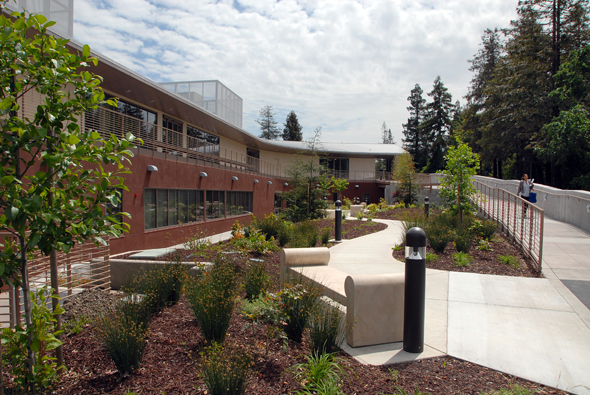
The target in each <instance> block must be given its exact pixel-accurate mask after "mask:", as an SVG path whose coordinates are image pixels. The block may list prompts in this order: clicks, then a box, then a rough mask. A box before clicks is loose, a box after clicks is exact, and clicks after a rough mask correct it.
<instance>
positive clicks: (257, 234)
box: [232, 226, 278, 254]
mask: <svg viewBox="0 0 590 395" xmlns="http://www.w3.org/2000/svg"><path fill="white" fill-rule="evenodd" d="M232 243H233V244H234V245H235V246H236V247H237V248H238V249H240V250H241V251H242V252H246V253H247V252H255V253H258V254H266V253H268V252H271V251H276V250H277V249H278V247H277V246H276V244H275V240H274V237H272V236H271V237H270V239H269V240H267V239H266V237H265V236H264V234H262V233H261V231H260V230H259V229H256V228H254V227H252V226H251V227H250V228H249V230H248V232H244V237H235V238H233V239H232Z"/></svg>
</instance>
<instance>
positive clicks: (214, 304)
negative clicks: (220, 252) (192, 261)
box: [187, 257, 238, 343]
mask: <svg viewBox="0 0 590 395" xmlns="http://www.w3.org/2000/svg"><path fill="white" fill-rule="evenodd" d="M187 284H188V287H187V288H188V289H187V297H188V301H189V304H190V306H191V309H192V311H193V314H194V316H195V319H196V321H197V324H198V325H199V328H200V329H201V332H202V333H203V337H204V338H205V341H206V342H207V343H211V342H214V341H215V342H220V343H222V342H223V340H224V339H225V335H226V333H227V329H228V328H229V322H230V319H231V315H232V312H233V310H234V306H235V303H236V297H237V289H238V281H237V274H236V273H235V271H234V268H233V267H232V266H231V265H230V264H229V263H228V262H227V261H225V260H223V259H222V258H219V257H218V258H217V260H216V261H215V264H214V265H213V267H212V268H211V270H209V271H205V272H203V273H202V274H201V275H200V276H198V277H196V278H195V279H193V280H192V281H189V282H188V283H187Z"/></svg>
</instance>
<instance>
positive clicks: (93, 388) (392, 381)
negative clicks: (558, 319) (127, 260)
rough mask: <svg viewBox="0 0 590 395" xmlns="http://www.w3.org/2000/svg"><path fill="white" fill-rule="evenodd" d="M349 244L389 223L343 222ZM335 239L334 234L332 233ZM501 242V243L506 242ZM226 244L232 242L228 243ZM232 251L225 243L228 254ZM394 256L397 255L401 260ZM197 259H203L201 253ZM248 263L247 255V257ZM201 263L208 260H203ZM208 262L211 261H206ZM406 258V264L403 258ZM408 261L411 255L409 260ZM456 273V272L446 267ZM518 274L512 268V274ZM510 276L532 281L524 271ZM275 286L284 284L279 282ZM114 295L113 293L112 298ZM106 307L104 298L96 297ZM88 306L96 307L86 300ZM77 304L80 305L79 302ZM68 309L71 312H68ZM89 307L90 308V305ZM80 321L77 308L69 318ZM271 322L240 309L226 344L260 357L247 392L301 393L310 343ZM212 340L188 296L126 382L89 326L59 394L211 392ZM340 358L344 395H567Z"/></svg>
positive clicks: (488, 373) (165, 319)
mask: <svg viewBox="0 0 590 395" xmlns="http://www.w3.org/2000/svg"><path fill="white" fill-rule="evenodd" d="M323 221H326V222H321V223H319V224H318V228H320V229H321V228H322V227H329V226H330V224H331V226H333V220H323ZM343 222H344V224H343V233H344V234H345V236H344V237H345V238H353V237H355V236H360V235H362V234H366V233H367V232H373V231H376V230H380V229H383V227H384V225H381V224H376V223H374V222H373V223H370V222H368V223H367V222H365V223H367V224H372V225H363V226H360V225H359V223H358V222H357V221H343ZM332 237H333V235H332ZM496 240H497V241H496V242H494V243H493V249H494V251H493V252H496V251H499V252H500V251H501V252H502V253H503V254H504V253H510V254H514V255H515V254H517V253H518V251H517V250H516V251H515V250H512V249H511V248H513V246H511V245H510V243H509V242H508V241H507V240H504V239H496ZM500 240H501V241H500ZM222 244H224V243H222ZM223 249H225V251H226V252H228V251H230V250H231V247H230V246H227V245H225V244H224V245H223V246H222V250H223ZM396 253H397V252H394V257H396V258H398V255H396ZM452 253H453V248H452V247H451V246H450V247H448V248H447V250H445V254H441V255H440V259H439V260H438V261H436V267H435V268H439V269H443V270H463V271H466V270H464V269H465V268H460V269H458V268H456V267H454V266H452V265H450V266H449V264H448V255H449V254H452ZM473 255H474V257H475V262H474V263H473V265H472V267H471V270H474V269H473V268H475V267H477V268H478V270H479V271H478V272H482V273H489V274H502V275H505V274H507V273H506V272H505V270H504V269H506V267H507V266H506V265H504V266H498V265H497V264H496V263H495V262H494V260H493V258H492V257H491V255H490V254H487V255H486V254H482V255H479V254H477V253H475V254H473ZM226 256H228V257H233V258H231V259H232V260H234V261H235V262H236V265H244V262H245V261H246V260H247V259H245V257H243V256H240V255H238V254H226ZM193 258H194V259H197V258H196V256H194V255H193ZM246 258H247V257H246ZM250 258H256V259H261V258H262V259H264V261H265V264H266V266H267V269H268V271H269V272H270V273H271V274H272V275H273V277H275V279H277V278H278V275H279V267H278V266H279V253H277V252H275V253H271V254H267V255H264V256H255V255H251V256H250ZM198 259H201V258H198ZM202 259H203V260H205V258H204V257H203V258H202ZM398 259H399V258H398ZM400 260H402V261H403V252H402V253H401V259H400ZM446 267H448V269H445V268H446ZM509 269H511V268H509ZM509 275H521V276H528V275H530V273H527V272H526V270H525V269H524V265H523V270H522V271H518V270H517V271H516V272H515V273H512V274H509ZM275 283H278V280H276V282H275ZM105 294H106V293H105ZM88 300H89V301H92V300H94V302H92V303H97V304H100V303H101V302H100V298H98V297H96V298H88ZM85 303H86V304H88V303H90V302H88V301H87V302H85ZM72 305H73V306H75V305H76V303H72ZM66 307H67V306H66ZM86 308H88V306H86ZM68 314H69V316H70V317H71V316H75V314H76V313H75V309H74V310H70V311H69V312H68ZM274 333H275V332H274V331H269V330H268V327H267V325H266V324H253V323H252V322H250V321H249V320H248V319H247V318H245V317H244V316H243V315H242V314H240V311H239V307H238V308H236V311H235V313H234V315H233V318H232V322H231V326H230V329H229V333H228V337H227V339H226V342H227V344H226V346H228V347H238V348H240V349H243V350H248V351H249V353H250V355H251V356H252V359H253V363H254V364H253V368H252V375H251V378H250V381H249V384H248V389H247V391H246V393H247V394H260V395H266V394H268V395H279V394H290V393H294V392H296V391H298V390H301V388H302V387H301V384H300V383H299V382H297V380H296V379H295V377H294V375H293V368H292V366H293V365H295V364H298V363H302V362H305V356H306V355H309V353H310V351H309V345H308V342H307V339H306V338H304V339H303V341H302V342H301V343H294V342H291V341H289V342H288V343H286V344H285V342H284V341H283V339H280V338H278V337H277V336H276V335H275V334H274ZM204 346H205V344H204V340H203V337H202V335H201V333H200V331H199V329H198V326H197V324H196V321H195V319H194V316H193V315H192V312H191V311H190V308H189V306H188V304H187V302H186V300H185V299H184V298H181V301H180V302H179V303H178V304H177V305H174V306H171V307H169V308H167V309H165V310H163V311H162V312H160V313H158V314H157V315H156V316H155V317H154V319H153V321H152V323H151V325H150V333H149V337H148V339H147V345H146V349H145V353H144V356H143V360H142V364H141V368H140V369H139V371H137V372H135V373H134V374H132V375H131V376H129V377H125V378H123V377H121V376H120V374H119V373H118V372H117V371H116V369H115V366H114V363H113V362H112V361H111V359H110V357H109V355H108V353H107V351H106V349H105V348H104V346H102V345H101V344H100V343H99V342H98V340H97V339H96V336H95V334H94V332H93V328H92V326H91V325H90V324H87V325H86V326H85V327H84V328H83V330H82V332H80V333H78V334H76V335H67V336H65V337H64V355H65V360H66V364H67V366H68V372H67V373H66V374H65V375H64V376H63V378H62V380H61V381H60V384H59V389H58V390H56V391H55V392H54V393H57V394H72V395H73V394H105V393H108V394H121V395H124V394H129V393H136V394H207V390H206V388H205V385H204V383H203V381H202V380H201V378H200V359H201V356H200V353H201V352H202V350H203V348H204ZM337 357H338V358H339V360H340V364H341V366H343V367H344V372H345V374H344V377H343V378H344V380H343V384H342V387H341V389H342V391H343V393H344V394H349V395H353V394H398V393H403V392H399V391H400V390H403V391H406V392H407V393H408V394H410V393H413V392H414V391H415V390H419V391H422V392H424V393H428V394H441V395H442V394H480V393H484V392H486V393H487V392H489V391H494V390H499V389H501V388H508V387H510V386H512V385H514V384H518V385H520V386H522V387H525V388H528V389H530V390H531V391H537V393H539V394H563V393H565V392H561V391H557V390H555V389H552V388H549V387H545V386H542V385H539V384H536V383H531V382H528V381H526V380H522V379H519V378H517V377H514V376H511V375H508V374H504V373H501V372H498V371H494V370H491V369H488V368H486V367H482V366H479V365H476V364H473V363H470V362H466V361H462V360H458V359H455V358H451V357H440V358H432V359H425V360H419V361H415V362H407V363H401V364H396V365H391V366H388V367H382V366H369V365H362V364H360V363H359V362H357V361H356V360H355V359H353V358H352V357H350V356H349V355H347V354H345V353H344V352H340V353H339V354H338V355H337Z"/></svg>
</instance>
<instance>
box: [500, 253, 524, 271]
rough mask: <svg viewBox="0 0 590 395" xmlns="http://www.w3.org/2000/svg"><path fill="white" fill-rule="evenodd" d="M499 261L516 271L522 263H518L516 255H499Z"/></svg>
mask: <svg viewBox="0 0 590 395" xmlns="http://www.w3.org/2000/svg"><path fill="white" fill-rule="evenodd" d="M498 259H499V260H500V262H502V263H503V264H504V265H509V266H512V268H513V269H515V270H516V269H518V266H519V265H520V263H519V262H518V258H517V257H515V256H514V255H499V256H498Z"/></svg>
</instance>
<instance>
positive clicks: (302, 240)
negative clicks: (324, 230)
mask: <svg viewBox="0 0 590 395" xmlns="http://www.w3.org/2000/svg"><path fill="white" fill-rule="evenodd" d="M318 239H319V234H318V230H317V228H316V226H315V224H314V223H313V222H312V221H303V222H299V223H297V224H295V225H294V226H293V229H292V233H291V242H290V247H292V248H305V247H315V246H316V245H317V243H318Z"/></svg>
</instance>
